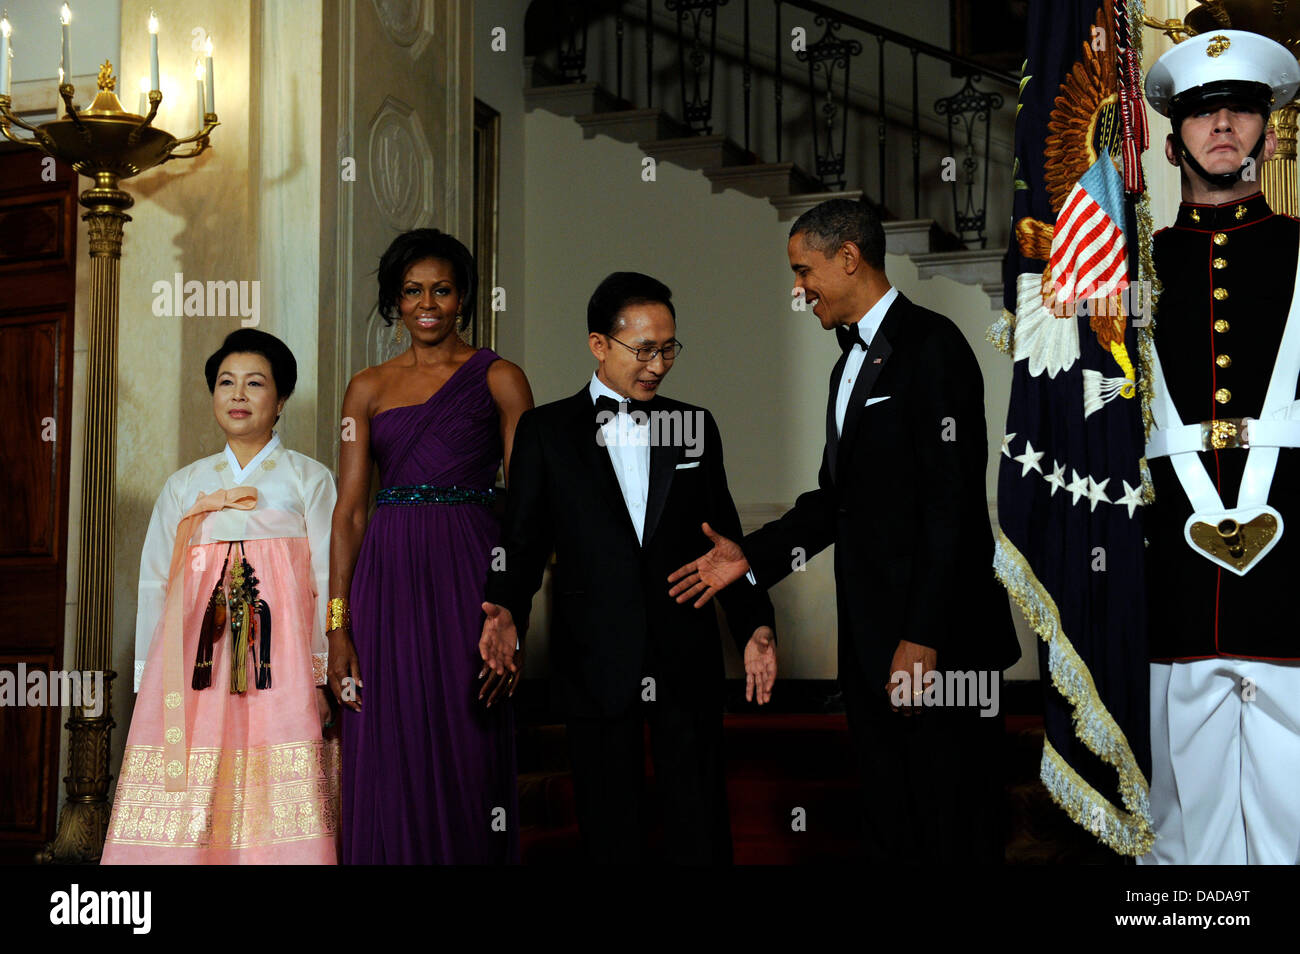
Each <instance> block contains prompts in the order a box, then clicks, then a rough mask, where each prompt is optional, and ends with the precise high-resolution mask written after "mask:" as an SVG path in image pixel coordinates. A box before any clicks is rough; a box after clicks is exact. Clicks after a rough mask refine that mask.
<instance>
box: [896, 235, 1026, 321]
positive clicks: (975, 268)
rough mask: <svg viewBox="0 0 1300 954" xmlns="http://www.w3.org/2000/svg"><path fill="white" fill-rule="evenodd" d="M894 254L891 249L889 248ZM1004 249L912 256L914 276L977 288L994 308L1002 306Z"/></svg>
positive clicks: (1005, 252)
mask: <svg viewBox="0 0 1300 954" xmlns="http://www.w3.org/2000/svg"><path fill="white" fill-rule="evenodd" d="M890 251H893V249H890ZM1006 255H1007V250H1006V249H1005V248H982V249H969V250H964V251H963V250H958V251H955V252H930V253H928V254H923V255H913V256H912V261H913V262H915V263H916V272H917V275H918V276H919V277H921V278H933V277H934V276H936V275H943V276H944V277H946V278H951V279H952V280H953V281H955V282H960V283H961V284H963V285H979V286H980V287H981V288H982V289H984V292H985V294H987V295H988V296H989V304H990V305H991V306H992V307H993V308H998V309H1000V308H1001V307H1002V300H1003V299H1002V296H1003V288H1002V260H1003V259H1004V258H1006Z"/></svg>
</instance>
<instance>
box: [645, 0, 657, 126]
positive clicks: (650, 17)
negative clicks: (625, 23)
mask: <svg viewBox="0 0 1300 954" xmlns="http://www.w3.org/2000/svg"><path fill="white" fill-rule="evenodd" d="M654 62H655V11H654V0H645V106H646V109H649V108H650V107H651V106H653V105H654V95H655V68H654Z"/></svg>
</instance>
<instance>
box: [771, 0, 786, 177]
mask: <svg viewBox="0 0 1300 954" xmlns="http://www.w3.org/2000/svg"><path fill="white" fill-rule="evenodd" d="M781 39H782V37H781V0H776V47H775V49H776V76H775V77H773V85H774V86H775V88H776V161H777V162H780V161H781V96H782V93H781V87H782V85H783V84H784V79H783V77H782V75H781V54H782V53H784V52H785V49H784V46H785V44H783V43H782V42H781Z"/></svg>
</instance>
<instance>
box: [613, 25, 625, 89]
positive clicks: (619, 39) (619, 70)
mask: <svg viewBox="0 0 1300 954" xmlns="http://www.w3.org/2000/svg"><path fill="white" fill-rule="evenodd" d="M614 37H615V41H614V42H615V46H616V47H617V48H618V53H617V62H618V65H617V66H616V67H615V70H616V77H617V78H616V80H615V85H616V87H617V93H616V95H617V96H618V100H619V102H620V103H622V102H623V5H622V4H621V3H620V4H619V5H618V12H617V14H616V15H615V17H614Z"/></svg>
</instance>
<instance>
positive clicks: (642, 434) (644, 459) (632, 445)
mask: <svg viewBox="0 0 1300 954" xmlns="http://www.w3.org/2000/svg"><path fill="white" fill-rule="evenodd" d="M587 390H588V391H589V392H590V393H591V402H592V404H595V403H596V398H598V397H602V396H604V397H609V398H613V399H614V400H615V401H620V402H621V401H627V402H629V403H630V405H631V410H634V411H635V410H636V408H637V405H638V404H639V403H640V402H637V401H633V400H632V399H631V398H625V397H623V396H622V395H621V394H619V393H618V392H617V391H615V390H613V389H612V388H610V387H608V386H606V384H605V382H603V381H601V380H600V378H598V377H596V375H595V373H594V372H593V373H592V375H591V384H590V385H589V386H588V388H587ZM621 417H623V415H622V414H621V413H619V414H616V415H614V417H613V418H611V419H610V420H609V421H607V422H606V423H605V424H604V425H602V426H601V431H602V432H603V433H604V435H605V450H607V451H608V452H609V462H610V463H611V464H613V465H614V476H615V477H617V478H618V488H619V490H621V491H622V492H623V503H625V504H626V505H627V513H628V516H629V517H631V518H632V526H633V527H635V528H636V538H637V540H638V541H639V542H641V543H645V541H644V540H643V539H642V535H643V534H644V532H645V507H646V499H647V498H648V497H649V495H650V422H649V420H648V419H647V421H646V423H644V424H640V425H638V424H637V423H636V421H635V419H634V418H626V419H624V420H619V418H621Z"/></svg>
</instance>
